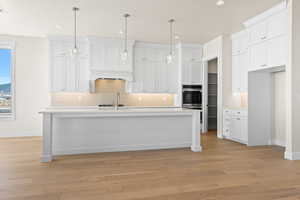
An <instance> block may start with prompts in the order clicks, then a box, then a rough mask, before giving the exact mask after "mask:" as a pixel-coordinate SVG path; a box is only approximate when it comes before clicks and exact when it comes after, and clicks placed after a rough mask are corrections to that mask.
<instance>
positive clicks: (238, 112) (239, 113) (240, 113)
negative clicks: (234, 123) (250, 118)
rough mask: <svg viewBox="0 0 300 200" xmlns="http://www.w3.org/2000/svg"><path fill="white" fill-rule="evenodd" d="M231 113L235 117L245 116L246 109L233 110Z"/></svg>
mask: <svg viewBox="0 0 300 200" xmlns="http://www.w3.org/2000/svg"><path fill="white" fill-rule="evenodd" d="M231 114H232V115H233V116H235V117H247V114H248V113H247V111H245V110H233V111H231Z"/></svg>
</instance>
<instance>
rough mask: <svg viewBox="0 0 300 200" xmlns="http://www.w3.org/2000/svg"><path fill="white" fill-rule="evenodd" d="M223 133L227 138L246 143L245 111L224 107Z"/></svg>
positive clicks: (246, 125) (246, 124) (246, 120)
mask: <svg viewBox="0 0 300 200" xmlns="http://www.w3.org/2000/svg"><path fill="white" fill-rule="evenodd" d="M223 135H224V136H225V137H226V138H227V139H229V140H233V141H236V142H240V143H243V144H247V143H248V117H247V111H245V110H229V109H225V110H224V112H223Z"/></svg>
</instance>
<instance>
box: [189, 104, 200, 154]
mask: <svg viewBox="0 0 300 200" xmlns="http://www.w3.org/2000/svg"><path fill="white" fill-rule="evenodd" d="M200 114H201V112H200V111H198V110H197V111H194V112H193V119H192V130H193V132H192V134H193V136H192V146H191V150H192V151H193V152H201V151H202V147H201V124H200Z"/></svg>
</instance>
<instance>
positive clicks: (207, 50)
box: [203, 37, 222, 60]
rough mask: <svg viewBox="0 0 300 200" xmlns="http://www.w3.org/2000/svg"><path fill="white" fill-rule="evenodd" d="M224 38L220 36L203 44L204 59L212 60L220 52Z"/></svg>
mask: <svg viewBox="0 0 300 200" xmlns="http://www.w3.org/2000/svg"><path fill="white" fill-rule="evenodd" d="M221 43H222V38H220V37H218V38H216V39H214V40H211V41H210V42H208V43H206V44H204V45H203V60H212V59H214V58H217V57H218V55H219V54H220V51H221V49H220V47H221V46H222V44H221Z"/></svg>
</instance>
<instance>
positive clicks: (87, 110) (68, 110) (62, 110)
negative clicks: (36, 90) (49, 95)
mask: <svg viewBox="0 0 300 200" xmlns="http://www.w3.org/2000/svg"><path fill="white" fill-rule="evenodd" d="M195 111H196V110H191V109H184V108H180V107H119V109H118V110H116V109H115V108H114V107H109V108H98V107H94V106H92V107H49V108H46V109H44V110H42V111H40V113H42V114H43V113H52V114H75V113H78V114H121V113H127V114H129V113H193V112H195Z"/></svg>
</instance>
